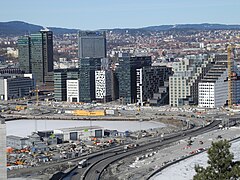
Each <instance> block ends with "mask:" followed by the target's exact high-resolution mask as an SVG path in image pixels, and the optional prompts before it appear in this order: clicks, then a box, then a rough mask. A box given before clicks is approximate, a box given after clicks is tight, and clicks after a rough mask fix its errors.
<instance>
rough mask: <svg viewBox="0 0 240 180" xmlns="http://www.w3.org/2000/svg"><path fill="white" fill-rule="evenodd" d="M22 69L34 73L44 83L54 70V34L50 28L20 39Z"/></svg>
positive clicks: (39, 83)
mask: <svg viewBox="0 0 240 180" xmlns="http://www.w3.org/2000/svg"><path fill="white" fill-rule="evenodd" d="M18 49H19V64H20V69H22V70H24V71H25V72H26V73H32V74H33V75H34V77H35V80H36V83H37V84H38V85H42V84H44V83H45V81H46V77H47V76H49V74H50V73H52V72H53V34H52V31H49V30H48V29H44V30H41V31H40V33H38V34H31V36H29V37H26V36H25V37H21V38H19V39H18Z"/></svg>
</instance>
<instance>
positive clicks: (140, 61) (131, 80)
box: [117, 55, 151, 104]
mask: <svg viewBox="0 0 240 180" xmlns="http://www.w3.org/2000/svg"><path fill="white" fill-rule="evenodd" d="M145 66H151V57H150V56H144V57H129V56H128V55H124V56H122V57H120V58H119V66H118V68H117V80H118V86H119V98H120V99H121V100H122V102H123V103H124V104H125V103H136V102H137V75H136V69H139V68H142V67H145Z"/></svg>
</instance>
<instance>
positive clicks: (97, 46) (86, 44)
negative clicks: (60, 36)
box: [78, 31, 107, 58]
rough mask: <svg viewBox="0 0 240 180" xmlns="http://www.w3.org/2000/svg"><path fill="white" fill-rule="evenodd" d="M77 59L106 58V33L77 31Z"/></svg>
mask: <svg viewBox="0 0 240 180" xmlns="http://www.w3.org/2000/svg"><path fill="white" fill-rule="evenodd" d="M78 38H79V39H78V53H79V58H86V57H90V58H104V57H106V56H107V49H106V33H105V32H100V31H79V36H78Z"/></svg>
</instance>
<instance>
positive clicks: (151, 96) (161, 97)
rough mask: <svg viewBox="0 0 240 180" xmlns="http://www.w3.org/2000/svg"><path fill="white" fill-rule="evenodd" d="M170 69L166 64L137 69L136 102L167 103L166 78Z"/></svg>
mask: <svg viewBox="0 0 240 180" xmlns="http://www.w3.org/2000/svg"><path fill="white" fill-rule="evenodd" d="M170 75H172V70H171V68H169V67H166V66H147V67H143V68H140V69H137V104H138V105H141V106H143V105H144V104H150V105H155V106H160V105H165V104H168V103H169V88H168V80H169V76H170Z"/></svg>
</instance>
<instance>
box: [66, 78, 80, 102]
mask: <svg viewBox="0 0 240 180" xmlns="http://www.w3.org/2000/svg"><path fill="white" fill-rule="evenodd" d="M79 89H80V88H79V80H75V79H74V80H70V79H69V80H67V102H79V98H80V97H79V96H80V95H79Z"/></svg>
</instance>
